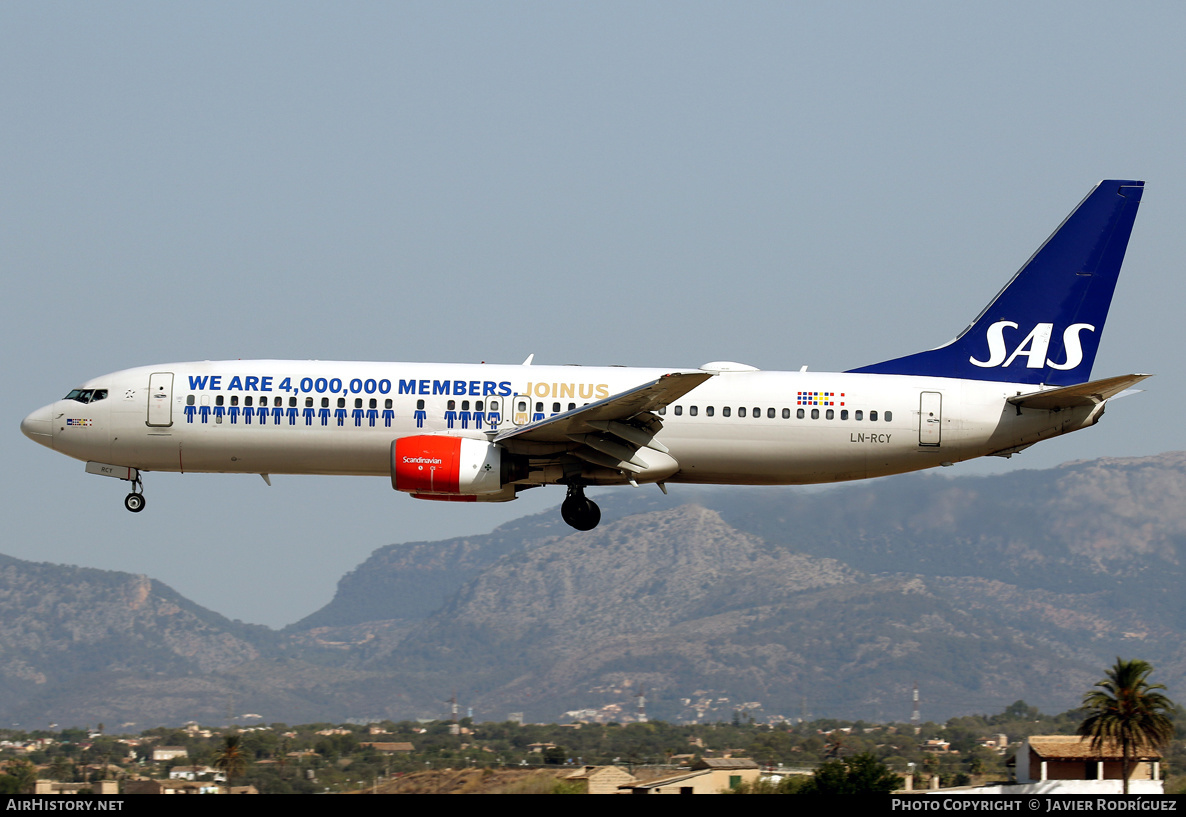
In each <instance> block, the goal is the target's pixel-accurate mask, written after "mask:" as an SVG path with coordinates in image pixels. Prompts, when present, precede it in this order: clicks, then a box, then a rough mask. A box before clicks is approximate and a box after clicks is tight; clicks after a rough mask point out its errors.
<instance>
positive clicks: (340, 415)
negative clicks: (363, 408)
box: [334, 408, 346, 426]
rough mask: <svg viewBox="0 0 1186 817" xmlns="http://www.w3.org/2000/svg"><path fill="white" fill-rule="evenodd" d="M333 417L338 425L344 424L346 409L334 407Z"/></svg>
mask: <svg viewBox="0 0 1186 817" xmlns="http://www.w3.org/2000/svg"><path fill="white" fill-rule="evenodd" d="M334 418H335V419H337V421H338V425H340V426H344V425H346V409H344V408H337V409H334Z"/></svg>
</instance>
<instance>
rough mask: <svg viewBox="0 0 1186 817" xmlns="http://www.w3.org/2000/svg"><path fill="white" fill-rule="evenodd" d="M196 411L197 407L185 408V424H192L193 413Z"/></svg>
mask: <svg viewBox="0 0 1186 817" xmlns="http://www.w3.org/2000/svg"><path fill="white" fill-rule="evenodd" d="M197 410H198V407H197V406H186V407H185V422H187V423H192V422H193V421H194V412H195V411H197Z"/></svg>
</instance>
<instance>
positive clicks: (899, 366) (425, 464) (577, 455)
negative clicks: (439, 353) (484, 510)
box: [21, 180, 1149, 530]
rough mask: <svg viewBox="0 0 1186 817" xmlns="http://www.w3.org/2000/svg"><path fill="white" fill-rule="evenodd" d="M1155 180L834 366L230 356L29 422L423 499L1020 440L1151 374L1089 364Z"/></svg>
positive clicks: (749, 470) (571, 500) (937, 461)
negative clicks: (934, 333)
mask: <svg viewBox="0 0 1186 817" xmlns="http://www.w3.org/2000/svg"><path fill="white" fill-rule="evenodd" d="M1143 191H1144V182H1142V181H1123V180H1110V181H1103V182H1100V184H1099V185H1097V186H1096V187H1094V188H1093V189H1092V190H1091V192H1090V193H1088V195H1087V197H1086V198H1084V199H1083V201H1082V202H1080V204H1079V205H1078V206H1077V207H1076V208H1075V210H1074V211H1073V212H1072V213H1071V214H1070V215H1069V216H1068V217H1067V218H1066V220H1065V221H1064V222H1063V223H1062V224H1061V225H1060V226H1059V227H1058V229H1057V230H1055V232H1054V234H1053V235H1051V236H1050V238H1048V239H1047V240H1046V242H1045V243H1044V244H1043V245H1042V246H1041V247H1040V248H1039V249H1038V250H1037V252H1035V253H1034V254H1033V256H1031V257H1030V259H1029V260H1028V261H1027V262H1026V263H1025V264H1024V265H1023V266H1022V267H1021V269H1020V270H1019V271H1018V272H1017V273H1016V274H1015V275H1014V276H1013V277H1012V278H1011V279H1010V280H1009V282H1008V283H1007V284H1006V285H1005V287H1004V288H1003V289H1002V290H1001V291H1000V293H999V294H998V295H997V296H996V298H994V299H993V300H992V302H991V303H990V304H989V305H988V306H987V307H986V308H985V309H984V311H983V312H981V313H980V315H979V316H978V317H977V318H976V319H975V320H974V321H973V322H972V323H971V324H970V325H969V326H968V328H966V329H965V330H964V331H963V332H961V333H960V334H959V335H958V336H957V337H956V338H955V339H954V340H952V341H950V342H949V343H947V344H945V345H943V346H940V347H938V348H935V349H931V350H929V351H924V352H918V353H915V354H911V355H906V356H905V357H899V358H894V359H892V360H886V361H883V362H881V363H874V364H872V365H866V366H861V367H859V368H855V369H850V370H848V371H845V372H839V373H823V372H809V371H807V370H806V367H804V369H802V370H800V371H786V372H777V371H760V370H758V369H756V368H754V367H753V366H747V365H744V364H741V363H734V362H730V361H715V362H712V363H707V364H705V365H703V366H701V367H699V368H697V369H643V368H626V367H583V366H537V365H533V357H534V356H531V357H528V358H527V360H526V361H524V363H523V364H521V365H492V364H491V365H488V364H485V363H482V364H456V365H447V364H436V363H379V362H374V363H368V362H332V361H291V360H236V361H218V362H210V361H205V362H193V363H170V364H163V365H157V366H142V367H139V368H134V369H126V370H123V371H119V372H114V373H112V374H107V375H103V376H102V377H97V378H94V379H93V380H89V381H87V382H86V383H83V384H82V385H81V386H79V387H78V388H75V389H72V390H70V392H69V393H68V394H67V395H66V396H65V397H64V398H62V399H61V400H57V401H56V402H53V403H51V404H49V405H47V406H44V407H42V408H40V409H37V410H36V411H34V412H33V413H32V414H30V415H29V416H28V417H26V418H25V419H24V420H23V421H22V422H21V431H22V432H23V433H24V434H25V435H26V436H28V437H29V438H30V439H32V440H34V441H35V442H38V443H40V444H41V445H44V446H46V447H48V448H52V449H53V450H55V451H58V452H61V453H63V454H65V455H67V456H69V457H73V458H75V459H78V460H82V461H84V462H85V463H86V466H85V468H86V471H87V472H88V473H92V474H100V475H104V476H109V477H116V478H119V479H121V480H126V481H128V482H130V483H131V493H129V494H128V495H127V496H126V497H125V499H124V505H125V507H126V508H127V509H128V510H129V511H133V512H137V513H138V512H140V511H142V510H144V507H145V498H144V490H143V474H144V472H148V471H173V472H204V473H248V474H259V475H261V476H262V477H263V478H264V481H265V482H267V483H268V484H269V485H270V484H271V480H270V475H271V474H325V475H331V474H352V475H368V476H384V477H388V478H390V479H391V483H392V487H393V488H394V489H395V490H397V491H401V492H404V493H407V494H410V495H411V496H412V497H414V498H416V499H426V500H439V501H450V502H506V501H510V500H513V499H515V498H516V497H517V495H518V494H519V493H520V492H521V491H524V490H527V489H530V488H535V487H538V486H542V485H563V486H565V487H566V489H567V495H566V497H565V499H564V501H563V503H562V504H561V506H560V513H561V516H562V517H563V519H564V521H565V522H567V523H568V524H569V525H571V526H572V527H573V528H576V529H577V530H590V529H592V528H594V527H596V526H597V524H598V522H599V521H600V519H601V510H600V509H599V508H598V506H597V504H596V503H595V502H593V501H592V500H590V499H589V498H587V497H586V496H585V489H586V488H587V487H589V486H602V485H634V486H637V485H640V484H646V483H654V484H657V485H658V487H659V488H660V489H662V490H663V492H664V493H666V492H667V485H668V484H669V483H702V484H725V485H790V484H809V483H825V482H837V481H843V480H858V479H866V478H870V477H880V476H885V475H888V474H897V473H903V472H907V471H916V470H920V469H923V468H931V467H935V466H947V465H952V464H953V463H956V462H961V461H964V460H969V459H973V458H976V457H983V456H990V455H991V456H1003V457H1009V456H1012V455H1013V454H1015V453H1017V452H1019V451H1022V450H1024V449H1026V448H1028V447H1029V446H1031V445H1033V444H1034V443H1037V442H1040V441H1042V440H1045V439H1049V438H1051V437H1056V436H1058V435H1061V434H1067V433H1069V432H1072V431H1077V430H1079V429H1081V428H1087V427H1088V426H1092V425H1094V424H1095V423H1097V422H1098V421H1099V419H1100V417H1101V416H1102V415H1103V413H1104V408H1105V406H1106V405H1107V402H1108V400H1110V399H1112V398H1114V397H1117V396H1120V395H1123V394H1127V393H1131V391H1132V389H1131V387H1132V386H1133V385H1135V384H1136V383H1139V382H1140V381H1142V380H1144V379H1145V378H1146V377H1149V375H1147V374H1129V375H1122V376H1118V377H1109V378H1106V379H1103V380H1095V381H1092V380H1091V379H1090V377H1091V369H1092V365H1093V363H1094V361H1095V356H1096V351H1097V349H1098V347H1099V342H1100V336H1101V334H1102V333H1103V329H1104V321H1105V319H1106V317H1107V313H1108V308H1109V306H1110V304H1111V300H1112V294H1113V291H1114V290H1115V286H1116V281H1117V278H1118V277H1119V274H1120V267H1121V264H1122V262H1123V260H1124V253H1125V250H1126V248H1127V246H1128V240H1129V236H1130V234H1131V232H1132V227H1133V222H1134V219H1135V218H1136V213H1137V208H1138V206H1139V204H1140V201H1141V194H1142V192H1143Z"/></svg>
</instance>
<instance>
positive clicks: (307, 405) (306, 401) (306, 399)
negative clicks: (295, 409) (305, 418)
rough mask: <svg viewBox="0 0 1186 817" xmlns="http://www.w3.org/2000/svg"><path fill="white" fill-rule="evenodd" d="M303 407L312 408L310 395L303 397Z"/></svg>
mask: <svg viewBox="0 0 1186 817" xmlns="http://www.w3.org/2000/svg"><path fill="white" fill-rule="evenodd" d="M305 408H313V398H312V397H306V398H305Z"/></svg>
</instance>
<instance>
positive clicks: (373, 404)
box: [367, 397, 379, 408]
mask: <svg viewBox="0 0 1186 817" xmlns="http://www.w3.org/2000/svg"><path fill="white" fill-rule="evenodd" d="M367 407H368V408H379V401H378V400H376V399H375V398H374V397H372V398H371V399H370V402H369V403H367Z"/></svg>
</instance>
